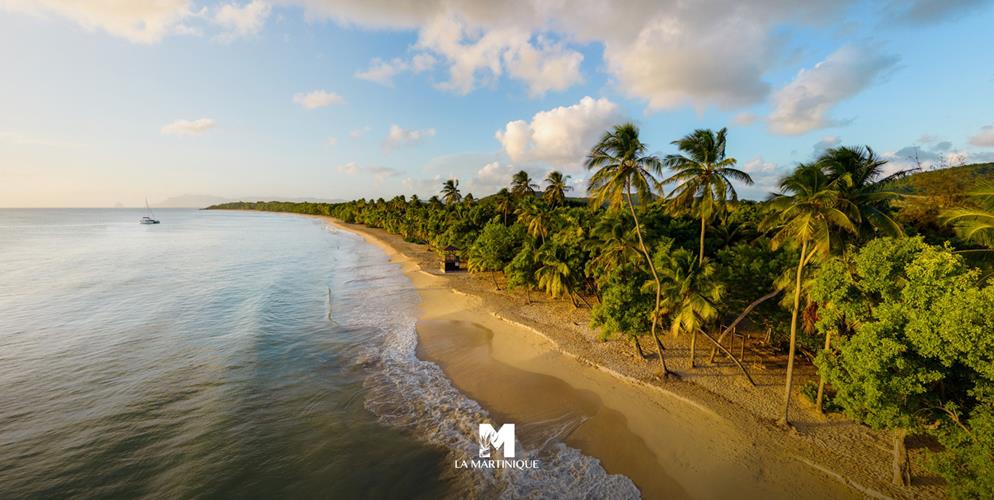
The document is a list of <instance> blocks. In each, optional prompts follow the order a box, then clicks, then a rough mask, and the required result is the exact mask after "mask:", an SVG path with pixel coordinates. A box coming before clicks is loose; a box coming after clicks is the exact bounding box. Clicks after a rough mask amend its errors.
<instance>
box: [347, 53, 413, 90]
mask: <svg viewBox="0 0 994 500" xmlns="http://www.w3.org/2000/svg"><path fill="white" fill-rule="evenodd" d="M406 70H407V62H406V61H404V60H403V59H400V58H395V59H392V60H390V61H384V60H382V59H380V58H375V59H373V60H372V61H370V62H369V68H368V69H366V70H363V71H357V72H356V73H355V77H356V78H359V79H362V80H367V81H370V82H374V83H378V84H380V85H385V86H387V87H393V78H394V77H395V76H397V75H398V74H400V73H402V72H404V71H406Z"/></svg>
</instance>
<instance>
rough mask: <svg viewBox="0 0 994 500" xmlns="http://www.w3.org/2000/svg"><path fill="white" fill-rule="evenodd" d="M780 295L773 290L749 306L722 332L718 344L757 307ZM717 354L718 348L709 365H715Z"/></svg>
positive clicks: (712, 352) (713, 351)
mask: <svg viewBox="0 0 994 500" xmlns="http://www.w3.org/2000/svg"><path fill="white" fill-rule="evenodd" d="M779 293H780V290H773V291H772V292H770V293H768V294H766V295H763V296H762V297H760V298H758V299H756V300H754V301H753V302H752V304H749V305H748V306H746V308H745V309H743V310H742V313H741V314H739V317H738V318H735V321H732V324H730V325H728V327H727V328H725V330H724V331H722V332H721V335H718V343H719V344H720V343H721V341H722V340H724V339H725V335H728V333H729V332H731V331H732V330H733V329H735V327H736V326H738V324H739V323H740V322H742V320H743V319H745V317H746V316H747V315H748V314H749V313H751V312H752V310H753V309H755V308H756V306H758V305H760V304H762V303H763V302H766V301H767V300H770V299H772V298H773V297H776V296H777V294H779ZM717 352H718V348H717V347H715V348H712V349H711V358H710V359H708V363H714V356H715V354H716V353H717Z"/></svg>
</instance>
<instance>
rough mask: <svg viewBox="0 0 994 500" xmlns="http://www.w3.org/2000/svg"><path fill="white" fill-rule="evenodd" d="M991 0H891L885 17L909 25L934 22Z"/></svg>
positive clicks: (973, 8)
mask: <svg viewBox="0 0 994 500" xmlns="http://www.w3.org/2000/svg"><path fill="white" fill-rule="evenodd" d="M989 3H990V1H989V0H890V2H888V3H887V5H886V6H885V7H884V9H883V11H884V12H883V13H884V17H885V18H887V19H894V20H895V21H897V22H898V23H901V24H908V25H923V24H933V23H936V22H941V21H947V20H950V19H955V18H958V17H962V16H964V15H966V14H967V13H969V12H970V11H971V10H976V9H977V8H979V7H982V6H984V5H985V4H989Z"/></svg>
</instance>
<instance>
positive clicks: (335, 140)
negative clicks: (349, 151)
mask: <svg viewBox="0 0 994 500" xmlns="http://www.w3.org/2000/svg"><path fill="white" fill-rule="evenodd" d="M324 142H325V144H327V145H329V146H337V145H338V138H337V137H329V138H328V139H327V140H326V141H324Z"/></svg>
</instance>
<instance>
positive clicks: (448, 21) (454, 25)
mask: <svg viewBox="0 0 994 500" xmlns="http://www.w3.org/2000/svg"><path fill="white" fill-rule="evenodd" d="M416 46H417V47H418V48H419V49H421V50H426V51H431V52H433V53H435V54H437V55H439V56H441V57H442V58H443V59H444V60H445V62H446V63H448V65H449V79H448V81H445V82H442V83H440V84H438V85H437V86H438V87H439V88H442V89H445V90H451V91H453V92H456V93H459V94H467V93H469V92H470V91H472V90H473V89H474V88H476V87H477V85H480V84H483V85H489V84H491V83H493V82H495V81H496V80H497V79H498V78H499V77H500V76H502V75H503V74H504V72H505V70H506V71H507V74H508V76H509V77H510V78H512V79H515V80H520V81H522V82H524V83H525V85H526V86H527V87H528V92H529V94H531V95H533V96H536V95H541V94H544V93H545V92H548V91H550V90H556V91H558V90H564V89H566V88H569V87H570V86H572V85H574V84H576V83H579V82H580V81H582V80H583V78H582V77H581V75H580V62H581V61H582V60H583V55H582V54H580V53H579V52H577V51H575V50H572V49H569V48H567V47H566V46H565V45H563V44H561V43H552V42H550V41H548V40H547V39H545V38H541V37H540V38H538V39H537V40H536V43H535V44H533V43H532V35H531V33H530V32H529V31H528V30H526V29H523V28H521V27H519V26H515V25H514V24H513V23H512V24H508V25H506V26H500V27H495V28H493V29H490V30H480V29H477V28H475V27H473V26H470V25H469V23H467V22H466V21H465V19H464V18H463V17H461V16H456V15H438V16H436V17H434V18H433V19H431V20H429V21H428V22H427V23H426V24H425V25H424V26H423V27H422V28H421V30H420V33H419V36H418V42H417V45H416Z"/></svg>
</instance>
